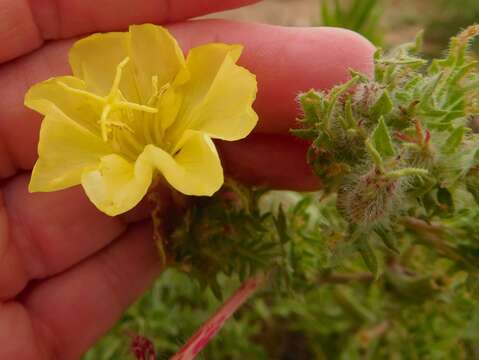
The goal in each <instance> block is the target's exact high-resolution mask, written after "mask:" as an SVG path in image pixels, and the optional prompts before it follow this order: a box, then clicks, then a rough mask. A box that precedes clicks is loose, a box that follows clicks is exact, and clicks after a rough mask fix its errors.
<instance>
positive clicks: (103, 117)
mask: <svg viewBox="0 0 479 360" xmlns="http://www.w3.org/2000/svg"><path fill="white" fill-rule="evenodd" d="M110 111H111V105H110V104H106V105H105V107H104V108H103V111H102V112H101V117H100V127H101V136H102V138H103V141H105V142H107V141H108V133H109V131H110V128H109V127H108V125H109V122H108V119H107V118H108V115H109V114H110Z"/></svg>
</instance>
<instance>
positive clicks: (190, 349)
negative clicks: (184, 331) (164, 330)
mask: <svg viewBox="0 0 479 360" xmlns="http://www.w3.org/2000/svg"><path fill="white" fill-rule="evenodd" d="M266 280H267V277H266V276H255V277H251V278H249V279H248V280H246V281H245V282H244V283H243V284H242V285H241V287H240V288H239V289H238V290H236V292H235V293H234V294H233V295H232V296H231V297H230V298H229V299H228V300H227V301H226V302H225V303H224V304H223V305H222V306H221V307H220V308H219V310H218V311H217V312H216V313H215V314H214V315H213V316H212V317H211V318H210V319H209V320H208V321H207V322H205V323H204V324H203V325H202V326H201V328H199V329H198V330H197V331H196V333H195V334H194V335H193V336H192V337H191V338H190V339H189V340H188V342H187V343H186V344H185V345H184V346H183V347H182V348H181V349H180V351H179V352H178V353H177V354H176V355H175V356H173V357H172V358H171V359H170V360H192V359H194V358H195V357H196V355H198V353H199V352H200V351H201V350H203V349H204V348H205V346H206V345H207V344H208V343H209V342H210V340H211V339H212V338H213V337H214V336H215V335H216V334H217V333H218V331H219V330H221V328H222V327H223V325H224V324H225V322H226V320H228V319H229V318H230V317H231V316H232V315H233V314H234V313H235V312H236V310H238V308H239V307H240V306H241V305H243V304H244V303H245V302H246V301H247V300H248V299H249V298H250V297H251V296H252V295H253V294H254V293H255V292H256V290H258V289H259V288H261V287H262V286H263V285H264V284H265V283H266Z"/></svg>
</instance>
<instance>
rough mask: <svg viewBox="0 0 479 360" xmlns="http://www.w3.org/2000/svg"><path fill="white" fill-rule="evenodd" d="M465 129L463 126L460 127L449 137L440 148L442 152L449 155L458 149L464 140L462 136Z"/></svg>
mask: <svg viewBox="0 0 479 360" xmlns="http://www.w3.org/2000/svg"><path fill="white" fill-rule="evenodd" d="M466 132H467V129H466V127H464V126H460V127H458V128H456V129H454V131H453V132H452V133H451V135H449V137H448V138H447V140H446V143H445V144H444V146H443V147H442V150H443V151H444V152H445V153H446V154H451V153H453V152H455V151H457V149H458V148H459V146H460V145H461V144H462V141H463V139H464V135H465V134H466Z"/></svg>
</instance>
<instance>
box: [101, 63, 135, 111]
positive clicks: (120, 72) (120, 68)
mask: <svg viewBox="0 0 479 360" xmlns="http://www.w3.org/2000/svg"><path fill="white" fill-rule="evenodd" d="M129 61H130V58H129V57H128V56H127V57H126V58H124V59H123V60H122V62H120V63H119V64H118V66H117V67H116V74H115V79H114V80H113V85H112V87H111V90H110V93H109V94H108V96H107V98H106V101H107V102H111V101H113V100H114V99H115V98H116V97H117V95H118V91H119V90H120V81H121V76H122V75H123V68H124V67H125V66H126V65H127V64H128V62H129Z"/></svg>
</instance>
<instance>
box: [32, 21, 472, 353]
mask: <svg viewBox="0 0 479 360" xmlns="http://www.w3.org/2000/svg"><path fill="white" fill-rule="evenodd" d="M477 35H479V26H471V27H469V28H468V29H466V30H464V31H463V32H462V33H461V34H459V35H458V36H456V37H454V38H453V39H452V40H451V43H450V47H449V50H448V52H447V54H446V56H445V57H444V58H441V59H436V60H434V61H432V62H428V61H426V60H424V59H423V58H421V56H420V55H419V51H420V48H421V37H420V36H419V37H418V39H417V41H416V42H414V43H410V44H405V45H402V46H400V47H398V48H397V49H395V50H393V51H391V52H389V53H386V54H384V53H383V52H382V51H378V52H377V54H376V56H375V73H374V76H372V77H367V76H365V75H363V74H360V73H357V72H355V71H354V70H351V77H350V80H349V81H348V82H346V83H345V84H340V85H338V86H336V87H335V88H333V89H331V90H330V91H316V90H311V91H308V92H305V93H303V94H301V95H300V96H299V97H298V102H299V104H300V106H301V109H302V112H301V115H300V116H299V119H298V127H297V128H296V129H294V130H292V134H293V135H295V136H297V137H300V138H303V139H306V140H308V141H309V142H310V147H309V151H308V154H307V158H306V159H305V161H307V162H308V163H309V164H310V166H311V168H312V170H313V172H314V173H315V174H316V175H317V176H318V177H319V178H320V179H321V181H322V184H323V189H322V190H321V191H320V192H317V193H311V194H298V193H293V192H276V191H269V190H268V189H257V188H250V187H247V186H244V185H242V184H240V183H238V182H236V181H234V180H233V179H229V178H226V179H224V178H223V170H222V167H221V162H220V159H219V156H218V153H217V152H216V149H215V146H214V143H213V142H212V139H222V140H228V141H234V140H239V139H241V138H244V137H245V136H247V135H248V134H249V133H250V132H251V131H252V129H253V128H254V126H255V125H256V123H257V120H258V117H257V115H256V114H255V112H254V111H253V110H252V103H253V101H254V99H255V95H256V90H257V85H256V80H255V77H254V75H252V74H251V73H250V72H249V71H248V70H246V69H244V68H242V67H240V66H238V65H237V64H236V62H237V60H238V58H239V56H240V54H241V46H239V45H225V44H208V45H203V46H200V47H197V48H194V49H192V50H191V51H190V53H189V54H188V56H187V58H186V59H185V58H184V57H183V55H182V52H181V49H180V48H179V46H178V44H177V43H176V41H175V40H174V39H173V38H172V37H171V35H170V34H169V33H168V32H167V31H166V30H165V29H163V28H161V27H158V26H154V25H140V26H132V27H130V30H129V32H127V33H109V34H96V35H92V36H90V37H87V38H86V39H83V40H80V41H79V42H77V43H76V44H75V45H74V46H73V48H72V50H71V52H70V64H71V67H72V70H73V76H63V77H57V78H53V79H49V80H47V81H45V82H43V83H40V84H37V85H35V86H33V87H32V88H31V89H30V90H29V92H28V93H27V95H26V99H25V103H26V105H27V106H28V107H30V108H32V109H34V110H37V111H38V112H40V113H42V114H43V115H44V116H45V119H44V121H43V123H42V128H41V133H40V143H39V159H38V161H37V163H36V165H35V168H34V170H33V174H32V178H31V183H30V190H31V191H56V190H60V189H63V188H67V187H71V186H75V185H78V184H81V185H82V186H83V188H84V189H85V192H86V194H87V195H88V197H89V198H90V199H91V201H92V202H93V203H94V204H95V205H96V206H97V207H98V208H99V209H100V210H101V211H103V212H105V213H107V214H109V215H112V216H114V215H118V214H121V213H123V212H125V211H128V210H130V209H132V208H133V207H134V206H135V205H136V204H138V203H139V202H140V201H141V200H142V199H143V198H144V197H145V195H146V194H148V193H149V194H150V199H153V200H154V202H155V203H156V205H158V202H159V201H161V200H160V199H158V197H155V196H154V195H155V194H156V193H155V189H156V185H157V184H158V183H162V184H163V185H167V186H169V187H170V189H171V191H172V194H173V195H172V198H173V199H174V201H173V202H175V205H176V206H175V207H174V208H173V209H171V212H170V214H169V215H170V216H169V218H168V219H167V222H166V221H165V223H163V221H162V219H161V217H160V216H159V212H158V207H156V208H155V209H154V210H153V212H152V218H153V225H154V239H152V240H155V241H156V243H157V245H158V249H159V251H160V255H161V263H162V265H164V266H168V267H169V268H170V270H169V272H167V273H166V274H167V275H166V278H165V279H163V280H160V281H165V282H168V281H170V282H172V283H171V284H168V283H166V285H165V283H160V282H159V283H157V285H156V286H155V287H154V289H159V288H161V291H159V292H160V293H158V291H156V290H155V291H153V292H152V293H150V294H149V295H147V296H146V297H145V299H143V301H141V302H139V303H138V304H137V305H135V306H134V307H133V308H132V309H131V310H130V311H129V312H128V314H127V315H126V317H125V318H124V319H123V320H122V322H121V323H120V324H119V325H118V326H117V327H116V328H115V329H114V330H113V332H112V333H111V334H110V335H109V336H108V337H107V338H106V339H105V343H102V344H100V345H99V347H97V348H96V349H95V350H93V351H92V352H91V353H90V355H91V358H93V359H97V358H102V359H108V358H119V357H125V356H129V355H132V356H135V357H136V358H137V359H147V358H148V359H150V358H155V357H156V355H155V352H156V350H157V349H155V348H154V345H153V343H152V342H150V341H148V339H146V338H143V337H142V336H136V335H132V334H131V332H129V331H130V330H131V331H134V332H138V333H141V332H143V334H140V335H147V336H148V337H150V338H152V339H154V340H156V342H157V343H158V342H159V341H161V342H162V344H163V347H164V349H159V352H161V351H165V350H166V351H167V352H168V356H173V357H172V358H171V359H175V360H179V359H181V360H186V359H188V360H189V359H193V358H194V357H195V356H196V355H198V353H199V352H200V351H201V350H202V349H203V348H204V347H205V346H206V345H207V344H208V342H209V341H210V340H211V339H212V338H213V337H214V335H215V334H216V333H217V332H218V331H219V330H220V329H221V328H222V326H223V325H224V324H225V322H226V321H227V320H228V319H229V318H230V317H231V316H232V315H233V314H234V313H235V312H237V310H238V308H239V307H240V306H241V305H242V304H243V303H244V302H245V301H246V300H248V298H250V297H251V296H252V295H253V294H254V293H255V292H256V291H257V290H258V289H260V288H263V289H264V291H263V293H262V299H259V300H257V301H256V302H255V303H254V307H253V309H252V310H248V311H253V313H252V314H251V313H250V314H249V315H244V314H245V312H242V311H240V312H239V314H243V315H242V317H241V315H238V317H237V318H238V319H236V321H238V324H239V325H238V329H241V331H239V332H236V335H234V333H230V334H233V335H227V336H230V338H229V342H228V343H231V344H238V341H237V339H235V338H234V336H236V337H237V336H245V337H248V339H242V340H244V344H243V347H244V349H243V350H241V351H242V352H241V351H240V350H238V349H236V350H238V352H236V353H235V354H236V355H234V356H233V355H232V354H233V351H230V349H226V350H225V349H221V346H218V347H216V348H215V347H210V350H211V349H213V350H211V351H212V352H211V356H212V357H211V358H215V359H223V358H224V359H232V358H235V359H236V358H237V359H243V358H245V354H247V356H248V358H252V359H253V358H255V359H256V358H258V359H266V358H275V357H273V355H272V354H278V353H279V352H281V351H282V350H281V349H280V348H279V347H278V346H276V344H277V343H278V341H277V339H276V340H275V339H272V340H271V339H270V337H274V335H275V332H277V333H278V334H279V335H281V336H282V339H289V338H290V337H293V336H294V335H295V334H296V335H297V334H298V331H300V332H301V334H300V335H302V336H303V337H304V339H302V342H303V343H304V349H305V350H304V354H303V355H304V358H318V359H323V358H324V359H326V358H327V359H340V358H346V357H347V358H357V359H362V358H370V359H383V358H394V356H396V355H397V354H398V353H401V351H407V352H408V354H411V355H410V356H409V357H410V358H426V357H428V356H429V355H431V354H436V352H435V350H434V349H435V347H438V346H439V347H442V348H441V350H440V351H439V353H441V354H446V357H437V356H436V357H431V358H437V359H439V358H444V359H449V358H458V359H468V358H474V357H472V356H473V355H474V354H476V355H477V354H478V353H479V352H478V351H479V350H477V341H476V340H477V335H476V334H478V333H479V320H478V319H479V303H477V299H478V298H479V255H478V254H479V243H478V241H479V238H478V236H477V233H478V231H477V223H478V221H479V215H478V214H479V187H478V186H479V181H478V176H479V155H478V154H479V136H478V134H476V133H474V132H473V131H472V124H473V122H474V119H477V117H478V116H479V72H478V66H477V61H476V60H475V59H474V58H473V57H472V56H471V55H470V50H469V49H470V44H471V41H472V39H473V38H474V37H476V36H477ZM181 194H183V195H194V196H189V197H188V196H183V195H181ZM178 271H180V272H182V273H183V275H181V276H180V275H178V273H177V272H178ZM168 274H169V275H168ZM171 274H173V275H171ZM185 275H186V276H187V277H188V278H189V279H190V280H193V282H191V283H189V285H186V288H188V287H194V291H192V292H191V294H190V295H185V294H183V293H182V292H181V291H180V290H185V289H186V288H184V284H188V282H186V281H185V280H184V279H185ZM178 279H180V280H178ZM181 279H183V280H181ZM180 281H181V282H182V283H181V289H180V290H178V289H177V290H174V289H175V287H174V286H173V285H177V283H178V282H180ZM183 281H184V283H183ZM173 283H174V284H173ZM158 284H160V285H158ZM240 284H242V285H241V286H240ZM198 285H199V286H198ZM237 286H239V287H238V290H236V291H235V292H234V293H233V295H232V296H231V297H230V298H228V299H227V300H226V301H225V302H223V304H222V305H221V307H220V308H219V310H218V311H217V312H216V313H215V314H214V315H213V316H212V317H211V318H210V319H209V320H208V321H207V322H206V323H205V324H204V325H203V326H200V328H199V330H198V331H197V332H196V333H195V334H194V335H193V337H192V338H191V339H190V340H189V341H188V342H187V343H186V345H185V346H183V347H182V348H181V349H180V350H179V352H176V351H177V350H178V349H177V346H176V345H178V344H177V343H176V342H174V340H173V338H174V337H175V336H177V335H178V333H177V332H178V329H179V327H181V326H179V325H181V324H179V322H181V323H182V324H183V323H188V321H185V320H183V321H181V320H178V319H181V316H176V315H178V312H184V314H183V313H182V314H180V315H184V316H189V315H188V314H191V319H188V320H192V321H193V318H194V321H193V322H194V325H192V326H191V328H194V327H196V326H198V325H199V324H200V323H201V322H202V321H204V320H205V318H204V316H203V315H201V318H200V316H199V315H198V314H197V310H198V309H200V310H199V312H200V313H202V312H205V313H206V312H208V313H210V312H211V311H212V308H213V307H216V306H218V305H219V303H217V300H221V301H222V299H223V297H224V296H225V295H226V294H225V293H226V292H228V293H229V292H230V291H234V290H232V288H233V287H237ZM171 289H173V290H171ZM205 289H209V290H211V291H210V292H208V295H207V296H208V297H209V300H208V304H207V306H205V304H204V302H203V303H202V302H201V296H203V295H202V294H204V293H202V292H201V291H202V290H205ZM212 295H214V297H215V298H216V300H213V296H212ZM169 296H170V297H169ZM188 297H189V298H190V299H189V298H188ZM190 300H191V302H192V304H191V308H188V307H187V309H186V310H185V307H184V306H183V307H182V304H184V303H185V302H187V303H190ZM163 304H166V305H164V306H163ZM318 304H319V305H318ZM464 305H467V307H464ZM461 306H462V307H463V308H465V309H468V310H467V311H464V314H463V313H461V314H460V316H456V317H454V316H450V318H447V316H448V315H449V313H450V312H451V311H453V310H454V309H458V308H459V307H461ZM201 309H203V310H204V311H202V310H201ZM445 309H446V310H445ZM190 310H193V312H192V311H190ZM175 311H176V312H175ZM188 311H190V312H188ZM244 311H246V310H244ZM165 313H166V314H170V315H174V316H171V317H170V319H173V320H170V322H168V321H169V320H168V316H165ZM466 313H467V314H466ZM185 314H186V315H185ZM411 314H412V316H411ZM417 314H423V315H424V316H422V317H417V316H416V315H417ZM458 314H459V312H458ZM456 315H457V314H456ZM469 315H470V316H469ZM316 317H319V319H317V318H316ZM467 317H470V319H472V320H471V321H468V322H467V323H468V325H467V326H468V328H467V329H465V331H463V332H459V331H458V330H457V329H460V328H461V326H462V323H465V322H466V320H467ZM450 319H456V320H455V321H457V322H461V321H462V323H461V324H455V325H454V328H453V331H447V329H449V328H448V326H450V323H451V321H450ZM457 319H459V320H457ZM308 320H311V321H308ZM323 320H325V321H323ZM233 321H234V320H233ZM430 322H433V323H435V324H436V323H440V324H443V325H441V326H440V327H439V328H438V329H436V328H433V327H432V326H429V323H430ZM230 324H231V322H230ZM448 324H449V325H448ZM150 325H151V326H150ZM464 326H465V325H464ZM469 328H470V329H469ZM144 329H150V330H149V331H150V332H149V333H146V334H145V333H144V332H147V331H146V330H144ZM190 330H191V329H190ZM438 330H440V331H438ZM466 330H467V331H466ZM154 331H156V332H157V333H153V332H154ZM127 332H129V334H130V338H131V348H130V349H129V350H130V354H129V355H127V354H128V351H129V350H128V348H127V347H125V346H124V345H125V343H126V342H128V340H127V338H126V337H125V333H127ZM159 332H161V333H159ZM226 334H228V332H227V333H226ZM238 334H240V335H238ZM181 335H182V337H185V336H187V335H189V333H188V334H181ZM435 336H436V337H438V336H439V338H441V339H444V341H440V342H439V345H438V344H436V343H437V341H436V340H435V339H436V338H435ZM253 338H254V339H253ZM411 338H414V339H419V340H418V341H419V342H421V341H423V342H424V343H425V344H427V345H424V346H421V345H420V344H418V345H417V346H416V345H411V341H410V339H411ZM313 339H315V341H313ZM431 339H432V340H431ZM253 340H256V341H258V342H260V343H261V344H262V348H261V349H260V350H258V349H257V348H256V347H253V346H252V342H253ZM316 340H317V341H316ZM288 341H289V340H288ZM288 341H286V343H288ZM245 344H246V345H245ZM268 344H269V345H268ZM271 344H275V346H274V349H273V348H272V347H271ZM345 344H346V345H347V346H345ZM457 344H460V345H461V346H460V349H459V350H458V347H457ZM474 344H476V347H474ZM232 346H234V345H232ZM252 349H256V350H255V354H252ZM405 349H406V350H405ZM263 350H264V351H263ZM206 351H207V352H208V349H206ZM365 351H366V354H367V357H365V356H363V355H364V354H365ZM175 352H176V355H175ZM240 352H241V353H240ZM99 354H101V355H99ZM108 354H110V355H108ZM208 354H209V355H210V353H208ZM447 354H449V357H448V355H447ZM471 354H472V355H471ZM268 355H269V357H268ZM290 355H291V354H290V353H289V352H288V350H285V351H284V353H282V354H281V357H280V355H278V357H277V358H283V357H286V356H290ZM393 355H394V356H393ZM213 356H214V357H213ZM409 357H408V358H409ZM396 358H397V357H396Z"/></svg>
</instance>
